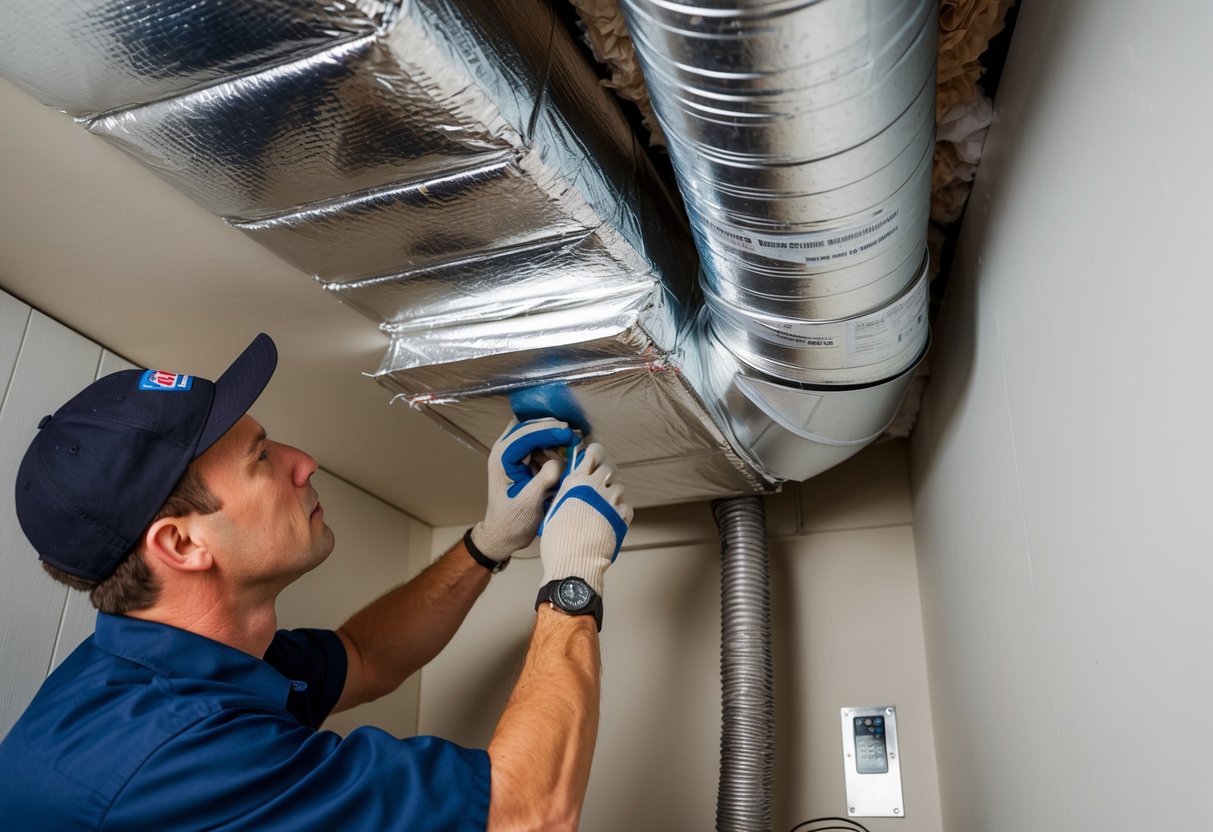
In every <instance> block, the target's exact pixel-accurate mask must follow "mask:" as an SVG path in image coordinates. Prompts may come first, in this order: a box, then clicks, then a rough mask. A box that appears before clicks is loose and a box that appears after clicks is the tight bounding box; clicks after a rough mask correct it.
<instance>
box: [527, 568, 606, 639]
mask: <svg viewBox="0 0 1213 832" xmlns="http://www.w3.org/2000/svg"><path fill="white" fill-rule="evenodd" d="M570 580H571V581H578V582H580V583H581V584H582V585H583V586H585V588H586V590H587V591H588V592H589V593H590V601H589V603H588V604H586V605H585V606H584V607H582V608H581V609H576V610H571V609H569V608H568V607H566V606H564V605H563V604H562V603H560V596H559V594H558V593H557V590H558V589H559V588H560V585H561V584H563V583H564V582H565V581H570ZM543 603H548V604H551V605H552V608H553V609H557V610H560V611H561V612H562V613H564V614H565V615H592V616H594V623H595V624H597V625H598V632H600V633H601V632H602V596H601V595H599V594H598V593H597V592H595V591H594V590H593V589H591V588H590V587H589V585H588V584H586V583H585V581H584V580H582V579H581V578H577V577H571V578H557V579H556V580H554V581H548V582H547V583H546V584H544V585H543V586H541V587H539V594H538V595H537V596H536V597H535V609H539V605H540V604H543Z"/></svg>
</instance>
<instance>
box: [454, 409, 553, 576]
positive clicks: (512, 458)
mask: <svg viewBox="0 0 1213 832" xmlns="http://www.w3.org/2000/svg"><path fill="white" fill-rule="evenodd" d="M576 441H577V434H576V432H575V431H573V429H572V428H570V427H569V426H568V424H567V423H565V422H561V421H559V420H558V419H532V420H531V421H528V422H519V423H518V424H516V425H511V426H510V427H508V428H506V431H505V433H503V434H501V436H500V437H499V438H498V439H497V442H496V443H494V445H493V450H492V452H491V453H490V454H489V500H488V508H487V509H486V510H485V514H484V519H483V520H481V521H480V522H479V523H477V524H476V525H475V526H473V527H472V529H471V532H470V537H471V540H472V545H474V546H475V547H476V548H477V549H479V550H480V552H481V553H482V554H483V555H484V556H485V557H487V558H489V559H490V560H494V561H498V562H500V561H503V560H505V559H506V558H508V557H509V556H510V555H512V554H514V553H515V552H517V551H518V550H519V549H522V548H524V547H526V546H528V545H529V544H530V542H531V541H532V540H534V539H535V533H536V532H537V531H538V530H539V523H540V521H541V520H542V519H543V511H544V508H545V505H544V502H545V500H546V498H547V497H548V496H549V492H550V491H551V490H552V489H553V488H555V487H556V483H558V482H560V472H561V471H562V470H563V469H564V462H563V461H562V460H561V459H559V458H558V457H556V456H554V455H553V456H552V457H551V458H547V457H546V455H545V454H543V451H544V450H545V449H549V448H560V447H562V446H571V445H572V444H573V443H575V442H576ZM545 459H546V461H544V460H545Z"/></svg>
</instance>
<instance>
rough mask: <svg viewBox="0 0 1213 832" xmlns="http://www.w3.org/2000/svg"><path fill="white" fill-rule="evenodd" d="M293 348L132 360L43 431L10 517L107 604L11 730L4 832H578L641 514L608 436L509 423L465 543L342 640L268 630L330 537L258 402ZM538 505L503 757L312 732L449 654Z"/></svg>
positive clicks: (5, 755)
mask: <svg viewBox="0 0 1213 832" xmlns="http://www.w3.org/2000/svg"><path fill="white" fill-rule="evenodd" d="M276 363H277V351H276V350H275V348H274V345H273V342H272V341H271V340H270V339H269V337H268V336H266V335H259V336H258V337H257V338H256V339H255V340H254V341H253V342H252V343H251V344H250V345H249V347H248V348H247V349H246V350H245V351H244V352H243V353H242V354H241V355H240V356H239V357H238V358H237V359H236V361H235V362H233V364H232V365H231V367H229V368H228V370H227V371H226V372H224V374H223V375H222V376H221V377H220V378H219V379H218V380H217V381H215V382H210V381H208V380H206V379H201V378H196V377H191V376H180V375H176V374H173V373H166V372H162V371H155V370H148V371H146V372H140V371H137V370H131V371H125V372H122V373H116V374H114V375H111V376H107V377H105V378H103V379H100V380H98V381H96V382H94V383H93V384H92V385H90V386H89V387H88V388H86V389H85V390H84V391H83V392H82V393H80V394H79V395H77V396H76V397H75V398H73V399H72V400H71V401H70V402H68V403H67V404H65V405H64V406H63V407H62V408H60V409H59V410H58V411H57V412H56V413H55V414H54V415H53V416H48V417H46V418H44V419H43V420H42V423H41V424H40V425H39V433H38V434H37V436H36V437H35V438H34V440H33V442H32V443H31V444H30V447H29V450H28V451H27V452H26V455H25V458H24V459H23V461H22V463H21V466H20V469H19V471H18V478H17V490H16V499H17V514H18V518H19V520H20V522H21V525H22V528H23V530H24V531H25V533H26V535H27V537H29V539H30V541H31V542H32V543H33V545H34V548H35V549H36V550H37V552H38V555H39V557H40V559H41V560H42V561H43V562H44V566H45V567H46V568H47V569H48V571H50V572H51V574H52V575H54V576H55V577H56V578H59V579H60V580H63V581H65V582H67V583H69V584H71V585H72V586H75V587H77V588H80V589H86V590H88V591H89V592H90V593H91V594H90V597H91V599H92V600H93V603H94V605H95V606H97V607H98V610H99V612H98V615H97V626H96V631H95V632H94V634H93V635H92V636H91V637H90V638H89V639H87V640H86V641H85V642H84V643H83V644H82V645H81V646H80V647H79V648H77V650H76V651H75V652H73V653H72V655H71V656H69V657H68V658H67V659H66V660H65V661H64V662H63V664H62V665H60V667H59V668H58V669H56V671H55V672H54V673H52V674H51V675H50V677H48V678H47V680H46V682H45V683H44V684H43V686H42V688H41V689H40V690H39V692H38V694H37V696H36V697H35V698H34V701H33V702H32V703H31V704H30V706H29V708H28V709H27V710H26V712H25V713H24V714H23V715H22V717H21V718H20V719H19V720H18V722H17V723H16V725H15V726H14V727H13V729H12V731H11V732H10V733H9V735H8V736H7V737H6V738H5V739H4V741H3V743H0V772H3V775H2V776H0V818H3V819H4V827H5V829H20V828H29V829H99V830H120V829H138V830H149V829H156V830H160V829H174V830H176V829H192V828H197V829H223V830H235V829H258V830H264V829H277V828H283V829H292V830H302V829H317V830H337V829H356V830H362V829H366V830H385V829H413V830H418V829H459V830H464V829H484V828H486V826H487V828H489V829H493V830H510V829H541V828H542V829H549V828H550V829H572V828H575V827H576V825H577V821H578V816H579V813H580V809H581V803H582V801H583V799H584V795H585V788H586V783H587V779H588V776H589V767H590V758H591V755H592V753H593V747H594V741H595V737H596V731H597V721H598V695H599V654H598V630H599V629H600V627H601V622H602V606H601V593H602V582H603V576H604V573H605V572H606V569H607V567H608V566H609V565H610V564H611V562H612V561H613V560H614V558H615V556H616V555H617V554H618V551H619V547H620V545H621V544H622V541H623V536H624V534H625V533H626V531H627V526H628V523H629V522H630V521H631V516H632V512H631V509H630V507H628V505H627V504H626V503H625V502H624V501H623V492H622V489H621V487H620V486H619V485H618V484H616V483H614V482H613V479H614V470H613V468H612V467H611V466H610V465H609V464H607V463H606V462H605V460H604V458H603V451H602V448H601V446H599V445H590V446H589V447H588V448H585V449H579V448H575V447H574V446H575V443H576V441H577V436H576V434H575V433H574V431H573V430H572V429H570V428H569V426H568V425H567V424H565V423H563V422H559V421H557V420H555V419H543V420H537V421H531V422H525V423H522V424H519V425H514V426H512V427H511V428H510V429H508V430H507V431H506V433H505V434H503V435H502V437H501V438H500V439H499V440H498V441H497V443H496V445H495V446H494V447H493V450H492V453H491V455H490V458H489V500H488V509H487V511H486V514H485V518H484V519H483V520H482V521H480V522H479V523H477V524H476V525H475V526H473V527H472V528H471V529H469V531H468V533H467V534H466V535H464V538H463V540H462V541H461V542H460V543H458V544H456V545H455V546H454V547H452V548H451V550H450V551H448V552H447V553H446V554H445V555H443V556H442V557H441V558H439V559H438V560H437V561H435V562H434V563H433V564H431V565H430V566H429V568H427V569H426V570H425V571H423V572H422V573H421V574H420V575H418V576H417V577H416V578H414V579H413V580H412V581H410V582H409V583H407V584H404V585H403V586H401V587H398V588H396V589H395V590H392V591H391V592H389V593H388V594H387V595H385V596H383V597H381V598H379V599H378V600H376V601H375V602H373V603H372V604H371V605H370V606H368V607H367V608H366V609H364V610H362V611H361V612H359V613H357V614H355V615H354V616H353V617H352V618H351V619H350V620H349V621H347V622H346V623H345V624H344V625H342V627H340V628H339V629H338V630H337V631H336V632H333V631H323V630H295V631H289V632H287V631H277V632H276V619H275V613H274V601H275V599H276V597H277V595H278V593H279V592H280V591H281V590H282V589H283V588H285V587H286V586H287V585H289V584H290V583H291V582H292V581H294V580H295V579H296V578H298V577H299V576H300V575H302V574H304V573H305V572H307V571H308V570H310V569H312V568H313V567H315V566H316V565H318V564H319V563H321V562H322V561H323V560H324V559H325V558H326V557H327V556H328V555H329V553H330V552H331V551H332V548H333V533H332V531H331V530H330V529H329V527H328V526H327V525H326V524H325V522H324V510H323V508H322V507H321V503H320V499H319V496H318V495H317V493H316V491H315V490H314V489H313V488H312V486H311V484H310V478H311V475H312V474H313V473H314V472H315V471H316V467H317V464H316V461H315V460H314V459H312V458H311V457H310V456H308V455H307V454H305V453H303V452H302V451H299V450H297V449H295V448H292V447H289V446H287V445H283V444H280V443H278V442H275V441H274V440H273V439H271V438H270V437H269V436H267V435H266V433H265V431H264V430H263V429H262V427H261V426H260V425H259V424H258V423H257V422H256V421H255V420H254V419H253V418H252V417H251V416H249V415H247V413H246V411H247V410H248V409H249V407H251V406H252V404H253V402H254V401H255V400H256V399H257V397H258V396H259V395H260V393H261V391H262V390H263V389H264V387H265V385H266V384H267V383H268V382H269V379H270V376H271V375H272V374H273V371H274V368H275V366H276ZM559 446H567V447H569V448H571V449H572V450H570V452H569V453H570V456H569V460H568V462H567V464H566V463H565V462H564V461H561V460H560V459H557V458H555V455H550V456H552V457H553V458H551V459H548V458H547V457H548V456H549V454H545V452H544V451H545V449H548V448H554V447H559ZM545 459H546V460H547V461H546V462H545V461H543V460H545ZM541 463H542V464H541ZM553 492H555V493H554V494H553ZM549 497H550V498H551V509H550V510H548V511H547V513H546V518H545V517H544V515H545V512H544V504H545V502H547V501H548V498H549ZM541 520H543V523H544V528H543V535H542V540H541V544H540V554H541V558H542V562H543V570H544V575H543V586H542V588H541V591H540V593H539V595H538V597H537V599H536V601H535V607H536V616H535V623H534V629H533V631H532V635H531V641H530V647H529V649H528V652H527V656H526V662H525V666H524V667H523V669H522V672H521V675H520V677H519V679H518V681H517V683H516V685H515V688H514V691H513V693H512V695H511V697H510V700H509V702H508V704H507V705H506V708H505V710H504V712H503V713H502V715H501V718H500V721H499V723H498V725H497V728H496V730H495V732H494V734H493V738H492V741H491V742H490V743H489V746H488V749H487V752H486V751H482V750H471V749H464V748H460V747H458V746H456V745H454V744H452V743H449V742H446V741H444V740H440V739H437V738H433V737H415V738H410V739H404V740H401V739H397V738H395V737H391V736H389V735H388V734H386V733H385V732H383V731H380V730H378V729H375V728H369V727H364V728H359V729H357V730H355V731H352V732H351V733H350V734H349V735H348V736H347V737H345V738H344V739H343V738H341V737H339V736H337V735H336V734H333V733H331V732H324V731H319V730H317V728H318V726H319V725H320V723H321V722H322V721H323V720H324V719H325V717H326V716H327V715H328V714H330V713H333V712H336V711H340V710H343V709H345V708H350V707H353V706H355V705H358V704H361V703H363V702H367V701H370V700H372V699H375V698H377V697H379V696H382V695H383V694H385V693H388V692H389V691H392V690H394V689H395V688H396V687H397V686H399V685H400V683H401V682H403V681H404V679H405V678H406V677H408V676H409V675H410V674H412V673H413V672H415V671H416V670H418V669H419V668H420V667H421V666H422V665H424V664H425V663H426V662H427V661H429V660H430V659H431V658H433V657H434V656H435V655H436V654H437V653H438V651H439V650H441V649H442V647H443V646H444V645H445V644H446V643H447V642H448V641H449V640H450V638H451V636H452V635H454V633H455V630H456V629H457V628H458V626H459V624H460V622H461V621H462V620H463V618H464V616H465V615H466V613H467V612H468V609H469V608H470V607H471V605H472V603H473V602H474V601H475V600H476V598H477V597H478V596H479V595H480V593H481V592H482V591H483V590H484V588H485V586H487V584H488V581H489V579H490V577H491V575H492V573H493V572H495V571H498V570H499V569H501V568H502V567H503V566H504V565H505V564H506V563H507V562H508V560H509V557H510V555H511V554H512V553H513V552H515V551H516V550H518V549H520V548H522V547H524V546H526V545H528V544H529V543H530V542H531V541H532V540H533V539H534V537H535V535H536V531H537V529H538V527H539V524H540V522H541ZM528 602H529V599H528Z"/></svg>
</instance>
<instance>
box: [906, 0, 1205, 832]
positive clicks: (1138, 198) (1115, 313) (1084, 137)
mask: <svg viewBox="0 0 1213 832" xmlns="http://www.w3.org/2000/svg"><path fill="white" fill-rule="evenodd" d="M1211 30H1213V6H1210V5H1209V4H1207V3H1175V2H1168V3H1156V4H1141V3H1127V2H1121V3H1106V2H1093V0H1087V2H1079V1H1078V0H1070V1H1069V2H1062V3H1024V4H1022V12H1021V14H1020V16H1019V20H1018V25H1017V28H1016V31H1015V34H1014V40H1013V42H1012V45H1011V52H1010V55H1009V58H1008V61H1007V65H1006V70H1005V73H1004V75H1003V79H1002V83H1001V85H1000V87H999V95H998V101H997V102H996V104H997V107H996V111H997V112H996V119H995V123H994V125H993V127H992V128H991V131H990V134H989V138H988V140H987V142H986V151H985V159H984V160H983V162H982V166H981V170H980V172H979V174H978V179H977V183H976V186H975V188H974V191H973V195H972V198H971V200H970V203H969V207H968V211H967V214H966V219H965V222H964V227H963V229H962V232H961V241H960V247H959V250H958V254H957V261H956V268H955V269H954V271H953V274H952V276H951V281H950V285H949V287H948V293H947V295H946V298H945V300H946V310H945V313H944V316H943V322H942V326H941V327H940V328H939V335H940V337H939V339H938V341H937V347H936V349H935V352H934V355H933V358H932V366H933V371H934V372H933V378H932V384H931V388H930V389H929V391H928V399H927V402H926V406H925V408H924V410H923V416H922V418H921V419H920V420H919V425H918V430H917V431H916V434H915V437H914V440H915V443H914V444H915V454H914V456H915V466H914V483H915V494H914V498H915V501H914V529H915V535H916V548H917V551H918V558H919V564H920V581H921V586H922V595H923V607H924V618H925V627H926V631H927V646H928V656H929V662H930V664H929V667H930V675H931V684H932V691H933V698H934V703H933V707H934V711H935V724H936V726H937V731H936V745H937V750H938V755H939V759H940V785H941V790H942V802H943V807H944V820H945V830H947V832H968V830H983V832H1019V831H1020V830H1024V829H1032V830H1036V831H1037V832H1054V830H1056V832H1063V830H1075V829H1082V830H1088V829H1089V830H1135V829H1210V828H1213V804H1210V802H1209V801H1208V800H1207V798H1206V793H1207V791H1208V784H1209V783H1210V782H1213V759H1211V758H1210V756H1209V754H1208V751H1207V748H1206V743H1204V742H1203V720H1202V719H1201V718H1200V712H1201V709H1202V708H1203V706H1204V703H1206V702H1208V701H1210V700H1211V699H1213V663H1211V662H1210V650H1209V633H1210V630H1211V628H1213V618H1211V616H1210V613H1209V608H1210V605H1209V588H1210V587H1211V586H1213V558H1211V557H1210V552H1211V551H1213V547H1211V546H1210V534H1209V523H1208V521H1207V518H1208V515H1209V504H1210V498H1211V497H1213V431H1210V427H1209V414H1210V413H1211V412H1213V387H1210V385H1209V382H1208V379H1209V376H1210V372H1209V366H1208V364H1209V361H1208V356H1209V355H1210V347H1209V343H1210V342H1209V337H1210V326H1209V311H1210V309H1213V281H1210V280H1209V277H1208V272H1209V267H1208V261H1209V257H1208V241H1209V229H1210V227H1211V225H1213V208H1211V200H1210V194H1211V189H1210V186H1211V185H1213V156H1211V155H1210V153H1209V150H1208V138H1209V136H1210V135H1213V111H1210V109H1209V108H1208V107H1207V106H1206V105H1205V103H1204V101H1205V96H1203V95H1202V93H1201V87H1200V85H1199V83H1198V79H1203V78H1207V77H1208V76H1209V74H1210V71H1213V51H1211V50H1210V49H1209V45H1208V33H1209V31H1211Z"/></svg>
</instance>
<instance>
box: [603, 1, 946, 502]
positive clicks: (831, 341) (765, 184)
mask: <svg viewBox="0 0 1213 832" xmlns="http://www.w3.org/2000/svg"><path fill="white" fill-rule="evenodd" d="M621 6H622V11H623V14H624V17H625V18H626V20H627V24H628V29H629V31H630V33H631V36H632V41H633V44H634V46H635V49H636V53H637V56H638V58H639V61H640V64H641V67H642V69H643V72H644V75H645V80H646V83H647V85H648V89H649V93H650V95H651V99H652V105H653V110H654V112H655V114H656V117H657V120H658V122H659V123H660V126H661V128H662V130H663V132H664V134H665V136H666V138H667V141H668V147H669V151H670V158H671V161H672V162H673V168H674V173H675V176H676V178H677V180H678V185H679V190H680V192H681V193H682V196H683V199H684V201H685V203H686V206H687V211H688V214H689V216H690V218H691V226H692V232H693V234H694V236H695V242H696V246H697V248H698V250H699V254H700V259H701V261H702V269H701V277H700V280H701V284H702V289H703V294H704V296H705V298H706V300H707V314H706V315H703V316H701V318H700V320H699V324H698V335H699V337H698V344H699V346H700V347H701V349H702V350H703V352H704V357H703V358H702V362H703V367H704V372H703V373H702V375H701V378H703V379H704V383H703V384H704V390H703V396H704V398H705V400H707V401H709V402H711V403H712V405H713V406H714V408H715V410H716V412H717V414H718V417H719V419H720V420H721V421H722V422H723V423H725V424H727V425H728V426H729V428H730V430H731V431H732V435H733V437H734V440H735V442H736V444H737V445H738V446H739V447H742V448H745V449H746V450H747V452H749V453H750V454H752V455H753V456H754V457H755V458H756V459H757V460H758V462H759V464H761V465H762V466H763V468H764V470H766V471H767V472H768V473H771V474H773V475H774V476H777V477H780V478H783V479H795V480H803V479H807V478H808V477H810V476H812V475H814V474H816V473H818V472H819V471H821V470H824V469H825V468H827V467H829V466H831V465H833V464H836V463H837V462H839V461H841V460H842V459H845V458H846V457H847V456H850V455H851V454H853V453H855V452H857V451H858V450H859V449H860V448H861V447H862V446H863V444H865V443H862V442H856V441H854V439H855V437H856V436H866V437H875V436H878V435H879V434H880V433H881V431H882V430H883V429H884V427H885V426H887V424H888V423H889V421H891V420H892V418H893V416H894V415H895V413H896V410H897V406H898V404H899V403H900V400H901V397H902V395H903V394H904V392H905V390H906V388H907V387H908V385H909V382H910V380H911V379H912V377H913V371H914V368H915V367H916V366H917V364H918V363H919V361H921V360H922V357H923V356H924V355H925V353H926V349H927V343H928V340H929V333H928V327H927V315H926V313H927V300H928V291H927V274H928V264H927V262H926V232H927V221H928V215H929V205H930V181H931V161H932V153H931V148H932V145H933V142H934V129H935V123H934V109H933V106H932V104H933V93H934V86H935V85H934V73H935V58H936V54H935V53H936V49H935V45H936V38H937V34H936V19H937V13H938V11H937V8H936V4H935V2H934V0H912V2H902V1H901V0H818V2H812V3H806V2H796V3H789V2H785V1H784V0H778V1H777V2H761V0H739V2H736V3H733V4H728V5H726V4H721V3H718V2H707V0H701V2H690V3H677V4H675V3H670V2H664V0H621ZM856 422H862V423H863V425H864V428H863V430H862V431H856V430H855V429H854V426H853V423H856ZM823 439H824V440H825V441H822V440H823Z"/></svg>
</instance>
